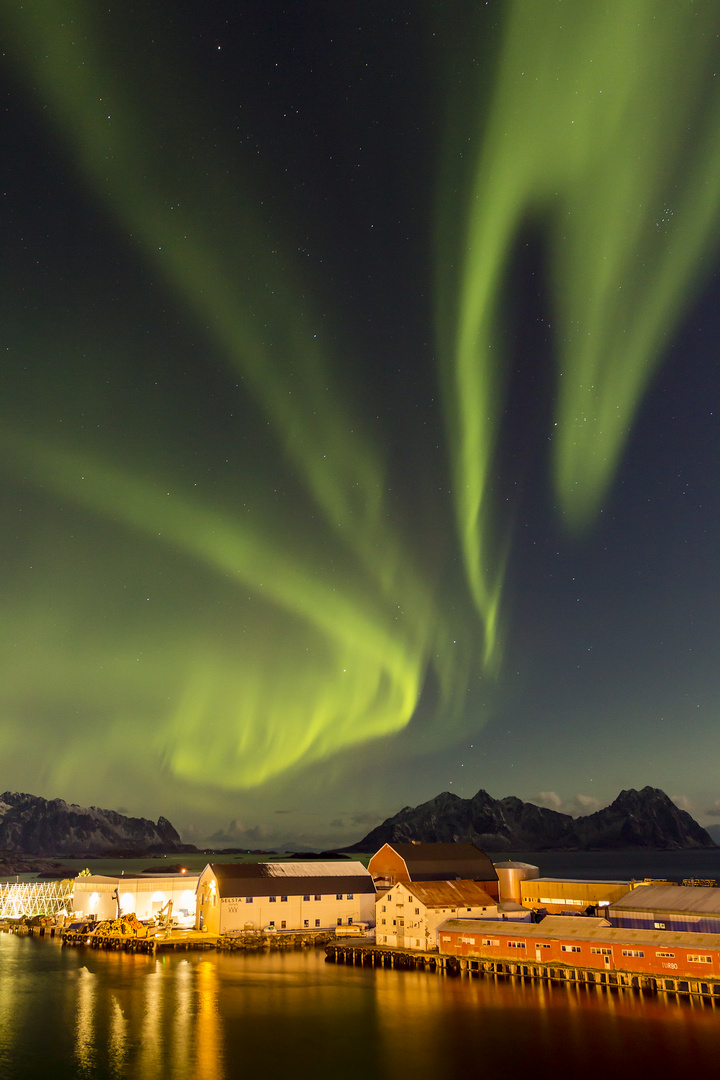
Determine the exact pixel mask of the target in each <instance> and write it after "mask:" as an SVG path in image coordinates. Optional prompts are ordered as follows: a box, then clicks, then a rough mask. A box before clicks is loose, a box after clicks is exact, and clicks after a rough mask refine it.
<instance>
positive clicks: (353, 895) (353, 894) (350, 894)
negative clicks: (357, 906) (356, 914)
mask: <svg viewBox="0 0 720 1080" xmlns="http://www.w3.org/2000/svg"><path fill="white" fill-rule="evenodd" d="M347 898H348V900H354V899H355V893H351V892H349V893H348V894H347Z"/></svg>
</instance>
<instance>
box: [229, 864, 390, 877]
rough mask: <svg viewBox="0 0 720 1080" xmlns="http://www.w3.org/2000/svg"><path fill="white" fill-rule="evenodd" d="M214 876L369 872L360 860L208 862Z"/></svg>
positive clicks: (350, 874) (330, 874) (352, 875)
mask: <svg viewBox="0 0 720 1080" xmlns="http://www.w3.org/2000/svg"><path fill="white" fill-rule="evenodd" d="M210 866H212V869H213V872H214V873H215V876H216V877H221V876H222V877H223V878H229V877H237V878H269V877H271V878H299V877H362V878H369V877H370V874H369V873H368V871H367V869H366V868H365V867H364V866H363V864H362V863H361V862H357V861H352V862H350V861H348V862H340V861H338V862H278V863H270V862H268V863H210Z"/></svg>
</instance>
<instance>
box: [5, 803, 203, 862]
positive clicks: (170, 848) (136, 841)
mask: <svg viewBox="0 0 720 1080" xmlns="http://www.w3.org/2000/svg"><path fill="white" fill-rule="evenodd" d="M195 850H196V849H195V846H194V845H193V844H184V843H183V842H182V840H181V839H180V836H179V834H178V832H177V831H176V829H175V828H174V826H173V825H172V824H171V823H170V822H169V821H168V820H167V818H164V817H159V818H158V820H157V823H155V822H153V821H150V820H149V819H148V818H135V817H126V816H125V815H124V814H119V813H118V812H117V811H116V810H103V809H101V808H100V807H98V806H78V805H77V804H75V803H66V802H65V800H64V799H43V798H42V797H41V796H39V795H28V794H27V793H25V792H18V791H6V792H4V793H3V794H2V795H0V851H4V852H7V853H9V854H11V855H34V856H64V857H66V858H70V857H73V856H77V857H80V856H83V855H152V854H161V853H162V854H165V853H171V852H177V853H182V852H192V851H195Z"/></svg>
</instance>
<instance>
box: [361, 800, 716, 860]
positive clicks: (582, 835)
mask: <svg viewBox="0 0 720 1080" xmlns="http://www.w3.org/2000/svg"><path fill="white" fill-rule="evenodd" d="M412 840H415V841H419V842H421V843H450V842H453V841H460V842H468V841H469V842H470V843H475V844H477V846H478V847H480V848H482V849H483V850H485V851H493V852H502V851H543V850H546V851H552V850H555V851H593V850H603V849H607V850H614V849H621V848H659V849H665V850H681V849H687V848H706V847H707V848H710V847H715V846H716V844H715V841H714V840H713V838H712V837H711V836H710V835H709V833H707V832H706V830H705V829H703V828H702V826H700V825H698V823H697V822H696V821H695V820H694V818H692V817H691V816H690V814H688V813H687V811H686V810H681V809H680V808H679V807H677V806H676V805H675V803H674V802H673V801H672V800H671V799H670V798H669V797H668V796H667V795H666V794H665V792H664V791H661V790H660V789H659V788H653V787H650V786H646V787H644V788H642V789H641V790H640V791H637V790H636V789H635V788H628V789H627V790H624V791H621V792H620V794H619V795H618V796H617V798H616V799H615V800H614V801H613V802H612V803H610V805H609V806H606V807H604V808H603V809H602V810H597V811H595V813H593V814H588V815H586V816H584V817H578V818H573V817H571V816H570V814H562V813H560V812H559V811H558V810H550V809H548V808H547V807H544V806H537V805H536V804H535V803H530V802H523V800H522V799H519V798H517V796H514V795H509V796H506V797H505V798H503V799H494V798H493V797H492V796H491V795H488V793H487V791H484V790H483V789H482V788H481V789H480V791H478V792H477V794H476V795H474V796H473V797H472V798H471V799H463V798H461V797H460V796H459V795H454V794H453V793H452V792H449V791H443V792H441V793H440V795H436V796H435V798H434V799H429V800H428V801H427V802H424V803H421V804H420V805H418V806H415V807H412V806H406V807H404V808H403V809H402V810H400V811H398V813H397V814H394V815H393V816H392V817H390V818H387V819H386V820H385V821H384V822H382V824H381V825H378V826H377V827H376V828H375V829H372V830H371V831H370V832H369V833H368V834H367V835H366V836H364V837H363V838H362V840H359V841H358V842H357V843H356V844H353V845H351V846H350V847H347V848H344V849H343V850H345V851H362V852H366V851H377V850H378V848H380V847H382V845H383V844H386V843H392V842H393V841H395V842H402V841H404V842H407V841H412Z"/></svg>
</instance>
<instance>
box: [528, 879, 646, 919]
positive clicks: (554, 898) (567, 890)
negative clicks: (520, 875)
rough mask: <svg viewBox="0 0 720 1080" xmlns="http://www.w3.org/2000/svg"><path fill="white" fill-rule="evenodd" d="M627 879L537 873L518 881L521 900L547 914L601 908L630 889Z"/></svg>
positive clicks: (578, 912)
mask: <svg viewBox="0 0 720 1080" xmlns="http://www.w3.org/2000/svg"><path fill="white" fill-rule="evenodd" d="M631 889H632V884H631V882H629V881H574V880H572V879H570V880H569V879H563V878H549V877H539V878H530V879H528V880H526V881H523V882H521V883H520V903H521V904H522V905H523V907H526V908H532V909H533V910H535V911H537V910H539V909H542V910H543V911H547V912H548V914H550V915H564V914H566V915H579V914H581V913H582V912H583V911H586V910H587V908H599V907H600V908H602V907H607V906H608V905H609V904H612V903H614V902H615V901H616V900H619V899H620V897H621V896H625V894H626V893H628V892H630V890H631Z"/></svg>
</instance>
